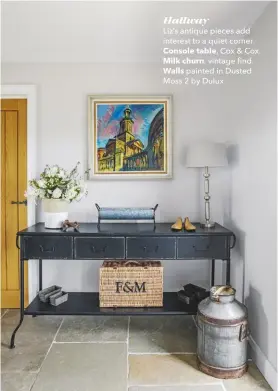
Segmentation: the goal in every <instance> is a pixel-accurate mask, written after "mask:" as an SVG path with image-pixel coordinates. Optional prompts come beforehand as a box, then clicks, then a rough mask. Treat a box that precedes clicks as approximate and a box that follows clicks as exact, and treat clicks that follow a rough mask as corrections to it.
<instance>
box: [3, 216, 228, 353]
mask: <svg viewBox="0 0 278 391" xmlns="http://www.w3.org/2000/svg"><path fill="white" fill-rule="evenodd" d="M194 225H195V226H196V227H197V229H196V231H195V232H185V231H180V232H173V231H171V224H169V223H158V224H156V225H155V226H154V225H153V224H145V223H139V224H132V223H131V224H126V223H113V224H110V223H104V224H102V225H100V226H98V224H93V223H92V224H91V223H84V224H80V228H79V231H78V232H76V231H73V230H72V229H69V230H68V231H66V232H63V231H62V230H50V229H45V228H44V224H43V223H38V224H36V225H33V226H32V227H29V228H27V229H25V230H23V231H20V232H18V233H17V246H18V248H19V249H20V292H21V293H20V320H19V324H18V325H17V327H16V328H15V330H14V332H13V334H12V337H11V343H10V347H11V348H13V347H14V339H15V334H16V332H17V330H18V329H19V327H20V325H21V323H22V321H23V318H24V315H32V316H37V315H180V314H183V315H193V314H195V313H196V311H197V308H196V306H192V305H187V304H183V303H181V302H180V301H178V299H177V294H176V293H175V292H164V300H163V307H159V308H100V307H99V300H98V292H86V293H84V292H83V293H76V292H72V293H69V299H68V301H67V302H65V303H63V304H61V305H59V306H58V307H53V306H51V305H50V304H47V303H42V302H41V301H40V300H39V298H38V296H37V297H36V298H35V299H34V300H33V301H32V302H31V303H30V304H29V306H28V307H27V308H25V309H24V261H28V259H37V260H38V262H39V290H41V289H42V272H43V270H42V260H47V259H64V260H65V261H66V260H67V259H76V260H82V259H92V260H94V259H97V260H101V259H119V260H124V259H136V260H146V259H152V260H159V259H167V260H169V262H171V260H174V259H182V260H185V261H186V260H188V259H210V260H211V285H214V276H215V259H220V260H223V261H226V264H227V267H226V284H230V251H231V248H232V247H233V246H234V244H235V235H234V234H233V232H231V231H229V230H228V229H226V228H224V227H222V226H221V225H219V224H216V226H215V228H213V229H204V228H200V224H198V223H194Z"/></svg>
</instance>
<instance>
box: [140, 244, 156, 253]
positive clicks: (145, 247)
mask: <svg viewBox="0 0 278 391" xmlns="http://www.w3.org/2000/svg"><path fill="white" fill-rule="evenodd" d="M158 248H159V246H155V248H154V250H153V249H150V250H148V247H147V246H143V250H144V252H145V253H152V252H155V253H157V251H158Z"/></svg>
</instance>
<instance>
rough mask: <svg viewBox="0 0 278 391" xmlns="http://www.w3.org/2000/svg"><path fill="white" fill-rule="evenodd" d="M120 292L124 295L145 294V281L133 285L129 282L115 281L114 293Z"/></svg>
mask: <svg viewBox="0 0 278 391" xmlns="http://www.w3.org/2000/svg"><path fill="white" fill-rule="evenodd" d="M120 291H123V292H126V293H130V292H132V293H133V292H134V293H136V292H146V281H144V282H142V283H140V282H137V281H135V282H134V283H133V284H132V282H129V281H126V282H123V281H116V293H120Z"/></svg>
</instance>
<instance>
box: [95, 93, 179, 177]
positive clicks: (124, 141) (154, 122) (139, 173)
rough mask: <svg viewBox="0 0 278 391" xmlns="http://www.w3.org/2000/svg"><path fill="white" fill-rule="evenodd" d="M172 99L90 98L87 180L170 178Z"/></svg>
mask: <svg viewBox="0 0 278 391" xmlns="http://www.w3.org/2000/svg"><path fill="white" fill-rule="evenodd" d="M171 137H172V129H171V97H169V96H153V97H142V96H140V97H139V96H135V97H133V96H89V168H90V179H98V178H99V179H101V178H102V179H103V178H107V179H108V178H109V179H112V178H114V179H115V178H118V179H127V178H130V179H131V178H132V179H142V178H143V179H147V178H170V177H171V175H172V151H171Z"/></svg>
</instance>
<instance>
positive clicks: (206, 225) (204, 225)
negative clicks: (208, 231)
mask: <svg viewBox="0 0 278 391" xmlns="http://www.w3.org/2000/svg"><path fill="white" fill-rule="evenodd" d="M200 227H201V228H214V227H215V223H214V222H213V221H206V222H205V223H200Z"/></svg>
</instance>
